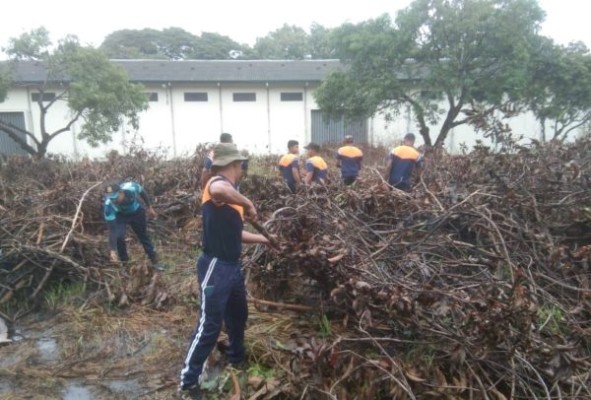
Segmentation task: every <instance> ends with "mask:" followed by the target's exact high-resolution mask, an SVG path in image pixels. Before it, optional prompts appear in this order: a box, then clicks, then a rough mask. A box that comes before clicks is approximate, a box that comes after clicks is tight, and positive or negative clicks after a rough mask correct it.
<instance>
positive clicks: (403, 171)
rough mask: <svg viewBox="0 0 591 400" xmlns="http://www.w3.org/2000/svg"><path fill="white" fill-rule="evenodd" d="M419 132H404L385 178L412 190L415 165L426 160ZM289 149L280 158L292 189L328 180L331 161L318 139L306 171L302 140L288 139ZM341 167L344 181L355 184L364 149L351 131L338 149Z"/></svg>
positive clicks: (311, 147)
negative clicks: (417, 136)
mask: <svg viewBox="0 0 591 400" xmlns="http://www.w3.org/2000/svg"><path fill="white" fill-rule="evenodd" d="M414 143H415V135H414V134H413V133H408V134H406V135H405V136H404V143H403V144H402V145H401V146H397V147H395V148H394V149H393V150H392V152H391V153H390V155H389V157H388V164H387V166H386V171H385V174H384V178H385V179H386V181H387V182H388V183H389V184H390V185H391V186H393V187H395V188H397V189H400V190H404V191H410V188H411V183H410V178H411V175H412V172H413V170H414V169H415V167H420V166H421V164H422V157H421V154H420V153H419V151H418V150H417V149H415V148H414ZM287 149H288V152H287V154H285V155H284V156H282V157H281V158H280V159H279V164H278V167H279V171H280V172H281V176H282V177H283V180H284V181H285V183H286V184H287V187H288V188H289V190H291V192H292V193H295V192H296V191H297V188H298V185H300V184H305V185H310V184H312V183H320V184H323V183H325V181H326V179H327V177H328V165H327V163H326V161H324V159H323V158H322V157H321V156H320V146H319V145H318V144H316V143H310V144H308V145H307V146H306V147H305V149H306V150H307V156H308V159H307V160H306V163H305V175H304V176H303V177H302V176H301V174H300V162H299V160H300V158H299V153H300V149H299V143H298V142H297V141H296V140H290V141H289V142H287ZM336 161H337V167H338V168H339V169H340V171H341V179H342V182H343V184H344V185H347V186H348V185H352V184H353V183H354V182H355V181H356V180H357V177H358V176H359V172H360V171H361V164H362V161H363V151H361V149H359V148H358V147H356V146H355V145H354V144H353V136H351V135H347V136H345V139H344V140H343V146H342V147H340V148H339V149H338V150H337V153H336Z"/></svg>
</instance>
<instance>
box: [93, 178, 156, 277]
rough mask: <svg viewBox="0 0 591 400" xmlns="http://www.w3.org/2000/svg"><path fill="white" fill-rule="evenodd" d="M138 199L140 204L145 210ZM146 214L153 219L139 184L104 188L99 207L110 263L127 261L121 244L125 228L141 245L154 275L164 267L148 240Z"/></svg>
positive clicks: (146, 198)
mask: <svg viewBox="0 0 591 400" xmlns="http://www.w3.org/2000/svg"><path fill="white" fill-rule="evenodd" d="M138 199H141V200H142V201H143V203H144V204H145V207H144V206H143V205H142V204H141V203H140V202H139V200H138ZM146 210H147V211H146ZM146 214H147V215H148V216H150V217H151V218H154V217H155V216H156V211H154V208H153V207H152V205H151V203H150V198H149V197H148V194H147V193H146V191H145V190H144V189H143V188H142V186H141V185H140V184H139V183H136V182H124V183H121V184H111V185H108V186H107V188H106V195H105V200H104V203H103V215H104V218H105V221H106V222H107V227H108V229H109V255H110V258H111V261H113V262H117V261H121V262H127V261H129V255H128V254H127V246H126V244H125V235H126V231H127V225H129V226H130V227H131V229H132V230H133V232H134V233H135V235H136V236H137V238H138V240H139V241H140V243H141V244H142V246H143V248H144V251H145V252H146V255H147V256H148V258H149V259H150V262H151V263H152V267H154V268H155V269H157V270H158V271H163V270H164V269H165V267H164V265H163V264H161V263H160V262H159V261H158V255H157V254H156V250H155V249H154V245H153V244H152V241H151V240H150V237H149V236H148V229H147V225H148V224H147V219H146Z"/></svg>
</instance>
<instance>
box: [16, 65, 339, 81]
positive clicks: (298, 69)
mask: <svg viewBox="0 0 591 400" xmlns="http://www.w3.org/2000/svg"><path fill="white" fill-rule="evenodd" d="M112 62H114V63H115V64H118V65H120V66H122V67H123V68H125V69H126V70H127V72H128V74H129V77H130V80H131V81H134V82H144V83H149V82H302V81H303V82H317V81H321V80H323V79H324V78H326V77H327V75H328V74H329V73H330V72H331V71H334V70H337V69H340V68H342V64H341V63H340V62H339V61H338V60H223V61H208V60H182V61H168V60H112ZM12 65H13V69H12V71H13V75H12V76H13V81H14V82H17V83H39V82H44V81H45V79H46V71H45V68H44V67H43V65H42V64H41V63H38V62H34V61H19V62H15V63H13V64H12Z"/></svg>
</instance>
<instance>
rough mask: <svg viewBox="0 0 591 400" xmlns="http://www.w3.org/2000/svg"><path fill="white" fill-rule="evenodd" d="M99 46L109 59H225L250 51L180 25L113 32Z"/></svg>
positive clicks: (220, 37)
mask: <svg viewBox="0 0 591 400" xmlns="http://www.w3.org/2000/svg"><path fill="white" fill-rule="evenodd" d="M100 49H101V50H102V51H104V53H105V54H106V55H107V57H109V58H118V59H137V58H145V59H165V60H166V59H168V60H187V59H200V60H227V59H231V58H235V54H245V53H246V54H249V52H250V49H249V48H248V46H244V45H241V44H239V43H237V42H235V41H234V40H232V39H230V38H229V37H227V36H223V35H220V34H218V33H211V32H203V33H202V34H201V36H197V35H194V34H192V33H190V32H187V31H185V30H183V29H181V28H167V29H163V30H162V31H159V30H157V29H141V30H133V29H124V30H120V31H116V32H113V33H111V34H110V35H108V36H107V37H106V38H105V40H104V41H103V43H102V44H101V46H100Z"/></svg>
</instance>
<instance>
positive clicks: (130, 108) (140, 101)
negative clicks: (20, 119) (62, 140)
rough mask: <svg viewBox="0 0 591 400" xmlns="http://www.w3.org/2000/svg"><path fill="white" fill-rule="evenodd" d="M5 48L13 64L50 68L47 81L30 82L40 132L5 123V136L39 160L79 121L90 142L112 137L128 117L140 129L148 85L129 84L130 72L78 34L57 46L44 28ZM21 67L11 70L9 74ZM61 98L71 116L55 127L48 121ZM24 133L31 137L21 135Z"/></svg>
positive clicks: (0, 123)
mask: <svg viewBox="0 0 591 400" xmlns="http://www.w3.org/2000/svg"><path fill="white" fill-rule="evenodd" d="M5 51H6V53H7V54H8V55H9V57H10V58H11V61H10V63H12V66H13V67H15V66H16V65H17V64H16V63H21V62H31V61H35V62H37V63H39V64H41V65H42V66H43V68H44V69H45V72H46V79H45V81H44V82H42V83H38V84H29V83H26V84H25V85H27V86H28V87H29V88H30V89H32V90H31V91H32V92H37V93H38V95H37V102H36V104H37V106H38V107H39V111H40V113H39V115H40V120H39V126H40V132H39V133H38V134H35V133H34V132H33V131H32V130H23V129H21V128H19V127H17V126H14V125H12V124H10V123H6V122H3V121H0V134H2V135H8V136H9V137H10V138H12V140H14V141H15V142H16V143H18V144H19V145H20V146H21V147H22V148H23V149H24V150H25V151H27V152H28V153H29V154H31V155H32V156H34V157H35V158H42V157H44V156H45V155H46V153H47V148H48V145H49V143H50V142H51V141H52V140H53V139H55V138H56V137H57V136H58V135H60V134H62V133H64V132H67V131H69V130H70V129H71V128H72V126H73V125H74V124H75V123H76V122H80V132H79V134H78V136H79V137H80V138H81V139H85V140H86V141H88V142H89V143H90V144H91V145H97V144H98V143H107V142H108V141H109V140H111V136H112V133H113V132H115V131H117V130H118V129H119V127H120V126H121V123H122V121H123V119H124V118H125V119H126V120H127V121H128V122H129V123H130V124H131V125H132V126H133V127H134V128H135V129H137V128H138V113H139V112H141V111H142V110H145V109H146V107H147V97H146V95H145V93H144V91H143V86H141V85H138V84H133V83H130V82H129V78H128V76H127V73H126V71H125V70H124V69H123V68H121V67H119V66H116V65H114V64H112V63H111V62H110V61H109V60H108V59H107V57H105V55H104V54H103V53H102V52H101V51H99V50H97V49H94V48H92V47H84V46H81V45H80V44H79V43H78V40H77V39H76V38H75V37H66V38H65V39H63V40H61V41H60V42H59V43H58V44H57V46H55V47H52V43H51V42H50V40H49V34H48V32H47V30H45V29H44V28H39V29H36V30H34V31H31V32H30V33H25V34H23V35H21V36H20V37H18V38H14V39H11V40H10V41H9V44H8V47H7V48H6V49H5ZM9 65H10V64H9ZM16 70H18V69H17V68H13V70H12V71H11V70H10V69H9V71H8V74H9V75H8V76H10V74H11V73H12V72H14V71H16ZM7 84H10V83H7ZM17 84H18V83H17V82H15V83H14V85H17ZM49 91H51V92H57V93H56V96H55V97H54V98H51V99H49V98H45V96H44V94H45V93H47V92H49ZM1 93H2V90H1V89H0V94H1ZM58 102H66V103H67V105H68V108H69V109H70V118H69V120H68V122H67V123H66V124H65V125H64V126H62V127H60V128H58V129H56V130H53V131H52V130H49V128H48V126H47V123H46V119H47V116H48V114H50V113H51V112H52V110H54V109H55V107H54V106H55V105H56V104H57V103H58ZM23 134H24V135H25V137H26V139H23V138H22V135H23Z"/></svg>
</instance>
